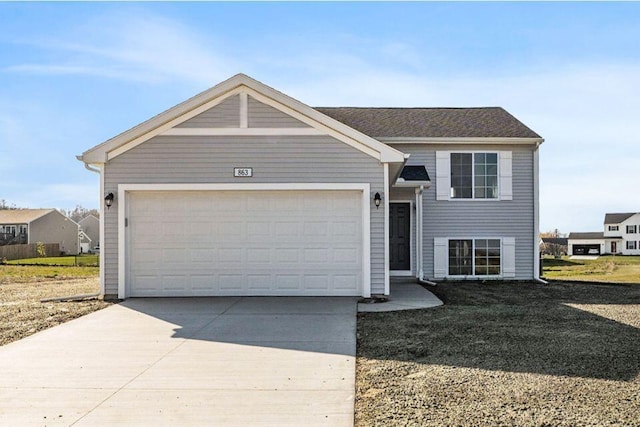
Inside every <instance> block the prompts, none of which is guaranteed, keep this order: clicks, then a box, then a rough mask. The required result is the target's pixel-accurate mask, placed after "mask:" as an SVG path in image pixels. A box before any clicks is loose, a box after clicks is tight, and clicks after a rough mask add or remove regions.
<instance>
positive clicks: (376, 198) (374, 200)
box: [373, 193, 382, 209]
mask: <svg viewBox="0 0 640 427" xmlns="http://www.w3.org/2000/svg"><path fill="white" fill-rule="evenodd" d="M381 201H382V197H381V196H380V193H376V195H375V196H373V203H375V205H376V209H378V208H379V207H380V202H381Z"/></svg>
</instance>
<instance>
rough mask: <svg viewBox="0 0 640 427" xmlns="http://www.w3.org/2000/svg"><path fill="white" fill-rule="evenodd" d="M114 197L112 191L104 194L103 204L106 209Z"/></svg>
mask: <svg viewBox="0 0 640 427" xmlns="http://www.w3.org/2000/svg"><path fill="white" fill-rule="evenodd" d="M114 198H115V196H114V195H113V193H109V194H107V195H106V196H104V205H105V206H106V207H107V209H109V208H110V207H111V205H112V204H113V199H114Z"/></svg>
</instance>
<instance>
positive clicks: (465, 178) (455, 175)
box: [451, 153, 473, 199]
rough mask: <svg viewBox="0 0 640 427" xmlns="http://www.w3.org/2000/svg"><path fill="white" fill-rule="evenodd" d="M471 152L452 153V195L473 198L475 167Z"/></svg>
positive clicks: (455, 197)
mask: <svg viewBox="0 0 640 427" xmlns="http://www.w3.org/2000/svg"><path fill="white" fill-rule="evenodd" d="M472 159H473V158H472V156H471V153H451V197H452V198H454V199H467V198H471V194H472V185H473V184H472V183H473V169H472Z"/></svg>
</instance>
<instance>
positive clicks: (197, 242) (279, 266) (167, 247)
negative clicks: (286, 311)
mask: <svg viewBox="0 0 640 427" xmlns="http://www.w3.org/2000/svg"><path fill="white" fill-rule="evenodd" d="M127 212H128V214H127V222H128V227H127V248H128V250H127V259H128V271H127V283H128V285H129V295H131V296H214V295H361V294H362V282H363V274H362V258H363V243H362V242H363V236H362V193H361V192H359V191H346V190H345V191H324V190H317V191H274V190H268V191H179V192H178V191H166V192H163V191H144V192H142V191H141V192H130V193H129V194H128V199H127Z"/></svg>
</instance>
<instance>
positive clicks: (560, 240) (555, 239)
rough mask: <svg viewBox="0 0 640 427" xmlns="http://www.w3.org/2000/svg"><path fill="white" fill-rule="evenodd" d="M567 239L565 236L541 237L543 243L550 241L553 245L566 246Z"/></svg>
mask: <svg viewBox="0 0 640 427" xmlns="http://www.w3.org/2000/svg"><path fill="white" fill-rule="evenodd" d="M568 240H569V239H567V238H566V237H543V238H542V241H543V242H544V243H551V244H553V245H560V246H567V244H568V242H567V241H568Z"/></svg>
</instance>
